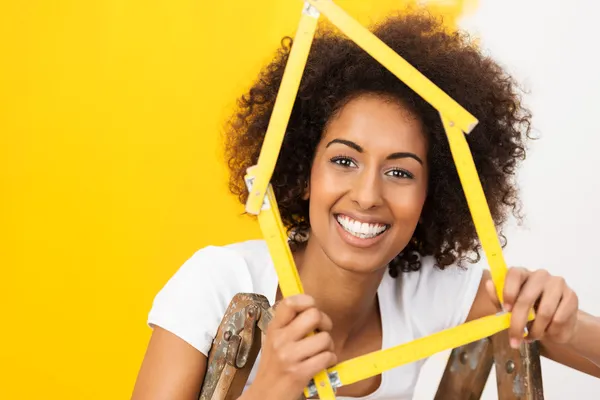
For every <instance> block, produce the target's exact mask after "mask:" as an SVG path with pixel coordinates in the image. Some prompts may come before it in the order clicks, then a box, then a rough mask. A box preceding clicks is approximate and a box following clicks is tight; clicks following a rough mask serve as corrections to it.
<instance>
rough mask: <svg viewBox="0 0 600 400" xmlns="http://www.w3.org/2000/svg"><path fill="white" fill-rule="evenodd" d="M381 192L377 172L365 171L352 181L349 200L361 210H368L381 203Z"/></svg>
mask: <svg viewBox="0 0 600 400" xmlns="http://www.w3.org/2000/svg"><path fill="white" fill-rule="evenodd" d="M381 190H382V188H381V181H380V177H379V175H378V173H377V171H373V170H368V169H365V170H363V171H361V173H360V174H358V175H357V176H356V179H354V182H353V184H352V190H351V192H350V198H351V200H352V201H353V202H354V203H355V204H356V205H357V206H358V207H360V208H361V209H362V210H370V209H372V208H375V207H377V206H380V205H381V204H382V203H383V198H382V193H381Z"/></svg>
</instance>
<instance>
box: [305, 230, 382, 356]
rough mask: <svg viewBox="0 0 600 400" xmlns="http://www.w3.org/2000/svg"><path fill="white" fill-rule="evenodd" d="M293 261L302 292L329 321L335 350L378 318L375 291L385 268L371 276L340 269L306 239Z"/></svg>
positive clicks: (313, 243) (370, 274)
mask: <svg viewBox="0 0 600 400" xmlns="http://www.w3.org/2000/svg"><path fill="white" fill-rule="evenodd" d="M295 258H296V264H297V265H298V270H299V273H300V279H301V280H302V284H303V286H304V291H305V293H306V294H309V295H310V296H312V297H313V298H314V299H315V301H316V303H317V306H318V307H319V309H320V310H321V311H323V312H324V313H325V314H327V315H328V316H329V317H330V318H331V320H332V322H333V330H332V332H331V335H332V338H333V340H334V343H335V344H336V348H338V349H339V348H343V347H344V344H345V343H346V342H347V341H348V340H349V339H351V338H352V337H354V336H357V335H359V334H360V333H361V330H362V329H363V328H364V327H365V326H366V325H367V324H368V323H369V322H370V321H373V319H374V318H375V319H378V318H379V314H378V302H377V289H378V288H379V284H380V283H381V279H382V278H383V274H384V273H385V271H386V270H385V268H382V269H381V270H378V271H375V272H372V273H358V272H353V271H348V270H344V269H342V268H341V267H339V266H336V265H335V264H334V263H333V262H332V261H331V260H330V259H329V258H328V257H327V255H325V253H324V252H323V250H322V249H321V248H320V246H319V245H318V244H316V243H315V242H314V241H311V240H310V239H309V240H308V242H307V243H306V246H305V247H304V248H303V249H302V250H300V251H298V252H297V253H296V254H295Z"/></svg>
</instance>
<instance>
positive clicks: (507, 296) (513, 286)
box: [503, 268, 530, 311]
mask: <svg viewBox="0 0 600 400" xmlns="http://www.w3.org/2000/svg"><path fill="white" fill-rule="evenodd" d="M529 274H530V272H529V271H527V270H526V269H523V268H511V269H509V270H508V273H507V274H506V279H505V281H504V292H503V296H504V309H505V310H506V311H511V310H512V308H513V306H514V304H515V301H516V300H517V297H518V295H519V292H520V291H521V287H522V286H523V284H524V283H525V281H526V280H527V277H528V276H529Z"/></svg>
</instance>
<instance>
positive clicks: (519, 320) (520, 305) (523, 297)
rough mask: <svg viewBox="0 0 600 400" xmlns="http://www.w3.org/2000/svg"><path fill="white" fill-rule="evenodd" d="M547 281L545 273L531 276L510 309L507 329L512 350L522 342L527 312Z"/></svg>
mask: <svg viewBox="0 0 600 400" xmlns="http://www.w3.org/2000/svg"><path fill="white" fill-rule="evenodd" d="M547 279H548V273H547V272H545V271H538V272H536V273H533V274H531V275H530V276H529V277H528V279H527V281H526V282H525V284H524V285H523V288H522V289H521V290H520V292H519V294H518V297H517V299H516V301H515V303H514V306H513V308H512V317H511V321H510V328H509V337H510V345H511V346H512V347H513V348H517V347H519V345H520V344H521V341H522V340H523V332H524V330H525V325H527V322H528V317H529V310H531V308H533V305H534V304H535V302H536V301H537V299H538V298H539V297H540V296H541V294H542V292H543V290H544V286H545V283H546V282H547Z"/></svg>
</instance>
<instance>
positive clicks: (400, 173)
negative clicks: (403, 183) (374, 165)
mask: <svg viewBox="0 0 600 400" xmlns="http://www.w3.org/2000/svg"><path fill="white" fill-rule="evenodd" d="M386 175H388V176H391V177H394V178H401V179H402V178H404V179H407V178H408V179H413V178H414V175H413V174H411V173H410V172H408V171H405V170H403V169H398V168H397V169H393V170H391V171H388V172H387V174H386Z"/></svg>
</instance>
